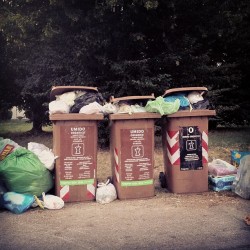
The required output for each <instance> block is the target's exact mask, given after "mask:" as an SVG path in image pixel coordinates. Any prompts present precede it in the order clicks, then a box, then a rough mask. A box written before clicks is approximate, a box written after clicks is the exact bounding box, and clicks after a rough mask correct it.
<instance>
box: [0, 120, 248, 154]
mask: <svg viewBox="0 0 250 250" xmlns="http://www.w3.org/2000/svg"><path fill="white" fill-rule="evenodd" d="M31 128H32V124H31V123H29V122H27V121H25V120H10V121H4V122H0V136H2V137H4V138H10V139H11V140H13V141H16V142H17V143H19V144H20V145H21V146H27V143H28V142H31V141H36V142H38V143H42V144H45V145H46V146H48V147H50V148H52V126H48V127H43V131H44V132H45V133H43V134H41V135H36V136H34V135H32V134H29V133H27V132H28V131H30V130H31ZM208 136H209V148H210V149H212V148H217V147H222V148H225V149H228V150H241V151H250V128H249V127H248V128H217V129H216V130H211V131H209V135H208ZM155 145H156V148H160V147H161V146H162V144H161V137H160V136H157V137H156V139H155Z"/></svg>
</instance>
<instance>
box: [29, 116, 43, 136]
mask: <svg viewBox="0 0 250 250" xmlns="http://www.w3.org/2000/svg"><path fill="white" fill-rule="evenodd" d="M32 123H33V126H32V129H31V132H32V133H34V134H40V133H42V132H43V130H42V119H41V117H40V115H39V113H38V112H33V118H32Z"/></svg>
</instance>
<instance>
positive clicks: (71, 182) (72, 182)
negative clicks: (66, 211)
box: [60, 179, 94, 186]
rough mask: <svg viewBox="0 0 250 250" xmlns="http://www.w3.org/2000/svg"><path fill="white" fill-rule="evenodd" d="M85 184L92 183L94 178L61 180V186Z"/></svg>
mask: <svg viewBox="0 0 250 250" xmlns="http://www.w3.org/2000/svg"><path fill="white" fill-rule="evenodd" d="M87 184H94V179H85V180H61V181H60V185H61V186H80V185H87Z"/></svg>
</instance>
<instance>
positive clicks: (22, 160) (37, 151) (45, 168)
mask: <svg viewBox="0 0 250 250" xmlns="http://www.w3.org/2000/svg"><path fill="white" fill-rule="evenodd" d="M54 160H55V156H54V154H53V153H52V152H51V150H50V149H49V148H47V147H46V146H45V145H43V144H39V143H34V142H30V143H28V149H26V148H25V147H21V146H20V145H18V144H17V143H16V142H14V141H12V140H10V139H4V138H2V137H0V208H6V209H8V210H10V211H11V212H13V213H17V214H20V213H23V212H24V211H26V210H27V209H28V208H30V207H31V206H35V205H39V204H37V203H36V202H35V201H37V202H38V203H40V206H42V207H48V203H47V204H46V201H45V200H46V199H48V197H51V196H52V195H45V193H47V192H49V191H50V190H51V189H52V188H53V173H52V171H53V168H54ZM42 195H43V197H42ZM53 197H54V196H53ZM54 198H55V197H54ZM56 198H59V197H56Z"/></svg>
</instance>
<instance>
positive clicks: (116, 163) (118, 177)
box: [114, 148, 120, 183]
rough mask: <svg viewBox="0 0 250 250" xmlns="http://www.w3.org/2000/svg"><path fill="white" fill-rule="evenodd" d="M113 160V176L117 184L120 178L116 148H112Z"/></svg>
mask: <svg viewBox="0 0 250 250" xmlns="http://www.w3.org/2000/svg"><path fill="white" fill-rule="evenodd" d="M114 158H115V176H116V180H117V182H118V183H119V182H120V176H119V157H118V150H117V148H114Z"/></svg>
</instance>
